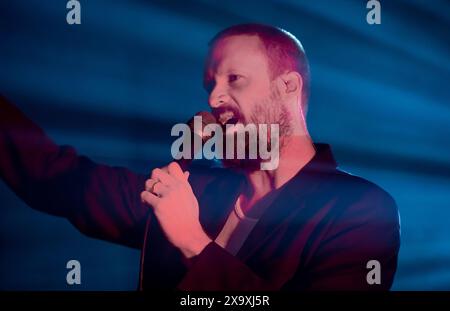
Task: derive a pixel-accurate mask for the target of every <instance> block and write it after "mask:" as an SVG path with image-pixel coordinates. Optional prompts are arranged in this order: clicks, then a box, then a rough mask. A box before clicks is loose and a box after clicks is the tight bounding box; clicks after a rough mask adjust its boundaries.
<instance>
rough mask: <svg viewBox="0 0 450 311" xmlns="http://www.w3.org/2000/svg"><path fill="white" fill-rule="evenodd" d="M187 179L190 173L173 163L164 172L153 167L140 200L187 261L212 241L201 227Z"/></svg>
mask: <svg viewBox="0 0 450 311" xmlns="http://www.w3.org/2000/svg"><path fill="white" fill-rule="evenodd" d="M188 178H189V172H185V173H183V171H182V170H181V168H180V166H179V165H178V163H176V162H172V163H170V164H169V165H168V166H167V170H165V169H159V168H156V169H154V170H153V171H152V175H151V178H150V179H148V180H147V181H146V182H145V191H143V192H142V193H141V199H142V201H143V202H145V203H147V204H148V205H150V206H151V207H152V208H153V210H154V213H155V216H156V218H157V219H158V221H159V223H160V225H161V227H162V229H163V231H164V233H165V234H166V237H167V238H168V239H169V241H170V242H171V243H172V244H173V245H175V246H176V247H177V248H179V249H180V251H181V252H182V253H183V255H184V256H186V257H187V258H190V257H193V256H195V255H198V254H200V253H201V251H202V250H203V249H204V248H205V247H206V245H208V244H209V243H210V242H211V239H210V238H209V237H208V235H207V234H206V233H205V231H203V228H202V226H201V224H200V220H199V209H198V201H197V198H196V197H195V195H194V193H193V192H192V188H191V185H190V184H189V182H188Z"/></svg>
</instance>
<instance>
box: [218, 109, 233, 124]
mask: <svg viewBox="0 0 450 311" xmlns="http://www.w3.org/2000/svg"><path fill="white" fill-rule="evenodd" d="M233 117H234V114H233V112H232V111H227V112H224V113H222V114H221V115H220V116H219V122H220V123H222V125H225V124H226V123H227V122H228V121H229V120H231V119H232V118H233Z"/></svg>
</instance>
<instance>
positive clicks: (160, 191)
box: [151, 182, 169, 197]
mask: <svg viewBox="0 0 450 311" xmlns="http://www.w3.org/2000/svg"><path fill="white" fill-rule="evenodd" d="M168 191H169V187H168V186H166V185H163V184H162V183H160V182H158V183H156V184H154V185H153V189H152V191H151V192H152V193H153V194H156V195H157V196H158V197H162V196H164V195H165V194H166V193H167V192H168Z"/></svg>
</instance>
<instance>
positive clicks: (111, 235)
mask: <svg viewBox="0 0 450 311" xmlns="http://www.w3.org/2000/svg"><path fill="white" fill-rule="evenodd" d="M0 176H1V177H2V178H3V180H4V181H5V183H6V184H7V185H8V186H9V187H10V188H11V189H12V190H13V191H14V192H15V193H16V194H17V195H18V196H19V197H20V198H21V199H23V200H24V201H25V202H26V203H27V204H28V205H29V206H31V207H32V208H34V209H37V210H40V211H43V212H46V213H49V214H52V215H56V216H62V217H66V218H67V219H68V220H69V221H70V222H71V223H72V224H74V225H75V226H76V227H77V228H78V229H79V230H80V231H81V232H83V233H85V234H86V235H88V236H91V237H95V238H99V239H103V240H107V241H111V242H114V243H119V244H123V245H126V246H130V247H135V248H140V247H141V246H142V242H143V237H144V230H145V223H146V219H147V216H148V215H149V209H148V208H146V207H145V205H144V204H142V203H141V200H140V192H141V191H142V189H143V187H144V181H145V177H144V176H140V175H136V174H134V173H132V172H131V171H129V170H127V169H125V168H118V167H109V166H106V165H100V164H97V163H95V162H93V161H91V160H90V159H89V158H87V157H85V156H80V155H78V154H77V152H76V151H75V149H74V148H72V147H69V146H58V145H56V144H55V143H54V142H53V141H52V140H51V139H50V138H49V137H48V136H47V135H46V134H45V133H44V132H43V130H42V129H41V128H39V127H38V126H37V125H36V124H34V123H33V122H32V121H31V120H29V119H28V118H27V117H26V116H25V115H24V114H23V113H22V112H21V111H20V110H19V109H18V108H16V107H15V106H13V105H12V104H10V103H9V102H8V101H7V100H6V99H5V98H4V97H3V96H1V95H0Z"/></svg>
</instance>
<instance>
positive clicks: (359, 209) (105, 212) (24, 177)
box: [0, 24, 400, 290]
mask: <svg viewBox="0 0 450 311" xmlns="http://www.w3.org/2000/svg"><path fill="white" fill-rule="evenodd" d="M204 86H205V89H206V90H207V92H208V93H209V105H210V107H211V110H212V113H213V115H214V116H215V118H216V119H217V120H218V122H220V123H221V124H222V125H223V126H224V127H225V126H226V125H229V124H237V123H238V124H243V125H249V124H255V125H256V126H258V125H261V124H277V125H278V128H279V137H277V138H275V137H270V136H268V137H267V140H268V141H270V140H272V139H279V155H278V157H279V161H278V165H277V166H276V167H275V168H273V169H270V170H262V169H260V164H261V163H263V162H264V161H267V160H265V159H262V158H261V157H257V158H256V159H245V160H242V159H224V160H223V163H222V164H223V165H222V167H217V168H204V167H195V166H194V165H193V166H192V167H191V168H189V170H188V171H183V170H182V169H181V168H180V166H179V165H178V164H177V163H176V162H172V163H170V164H169V165H168V166H167V167H164V168H156V169H154V170H153V171H152V173H151V176H150V178H149V177H148V176H145V175H139V174H135V173H133V172H131V171H129V170H127V169H125V168H112V167H108V166H105V165H100V164H97V163H94V162H93V161H91V160H90V159H88V158H86V157H82V156H79V155H77V154H76V152H75V151H74V149H72V148H70V147H60V146H57V145H55V144H54V143H53V142H52V141H51V140H50V139H49V138H48V137H47V136H46V135H45V134H44V133H43V132H42V131H41V130H40V129H39V128H38V127H37V126H36V125H35V124H33V123H32V122H31V121H30V120H28V119H27V118H26V117H25V116H24V115H23V114H22V113H21V112H20V111H19V110H17V108H15V107H14V106H12V105H11V104H9V103H8V102H7V101H6V100H5V99H2V100H1V104H0V112H1V113H0V121H1V122H0V124H1V125H0V150H1V152H2V155H1V157H0V173H1V176H2V177H3V179H4V180H5V181H6V183H7V184H8V185H9V186H10V187H11V188H12V189H13V190H14V191H15V192H16V193H17V194H18V195H19V196H20V197H22V198H23V199H24V200H25V201H26V202H27V203H28V204H29V205H30V206H31V207H33V208H36V209H39V210H43V211H45V212H47V213H51V214H54V215H58V216H64V217H66V218H68V219H69V220H70V221H71V222H72V223H73V224H74V225H75V226H76V227H77V228H78V229H79V230H80V231H81V232H83V233H85V234H87V235H89V236H92V237H96V238H100V239H104V240H108V241H113V242H116V243H120V244H124V245H128V246H131V247H136V248H140V249H142V256H141V273H140V284H139V288H140V289H175V288H176V289H181V290H380V289H384V290H387V289H389V288H390V287H391V285H392V282H393V278H394V274H395V271H396V267H397V256H398V250H399V245H400V227H399V217H398V211H397V207H396V204H395V202H394V200H393V199H392V197H391V196H390V195H389V194H388V193H386V192H385V191H384V190H382V189H381V188H380V187H378V186H376V185H375V184H373V183H371V182H369V181H366V180H364V179H362V178H359V177H356V176H353V175H350V174H348V173H346V172H343V171H341V170H339V169H338V168H337V164H336V162H335V160H334V158H333V156H332V153H331V149H330V147H329V146H328V145H325V144H318V143H314V142H313V141H312V139H311V137H310V135H309V133H308V130H307V125H306V112H307V107H308V106H307V104H308V98H309V88H310V74H309V64H308V60H307V57H306V55H305V52H304V50H303V47H302V45H301V44H300V42H299V41H298V40H297V39H296V38H295V37H294V36H293V35H291V34H290V33H288V32H286V31H284V30H282V29H279V28H276V27H272V26H267V25H260V24H243V25H237V26H232V27H230V28H227V29H225V30H223V31H221V32H220V33H219V34H217V35H216V36H215V37H214V38H213V40H212V41H211V43H210V51H209V53H208V57H207V61H206V65H205V74H204ZM24 133H26V136H24ZM226 134H228V135H234V133H226ZM24 137H26V139H24ZM30 142H31V143H30ZM374 263H376V268H377V271H375V273H374V271H371V270H370V268H371V267H372V266H371V265H373V264H374Z"/></svg>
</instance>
